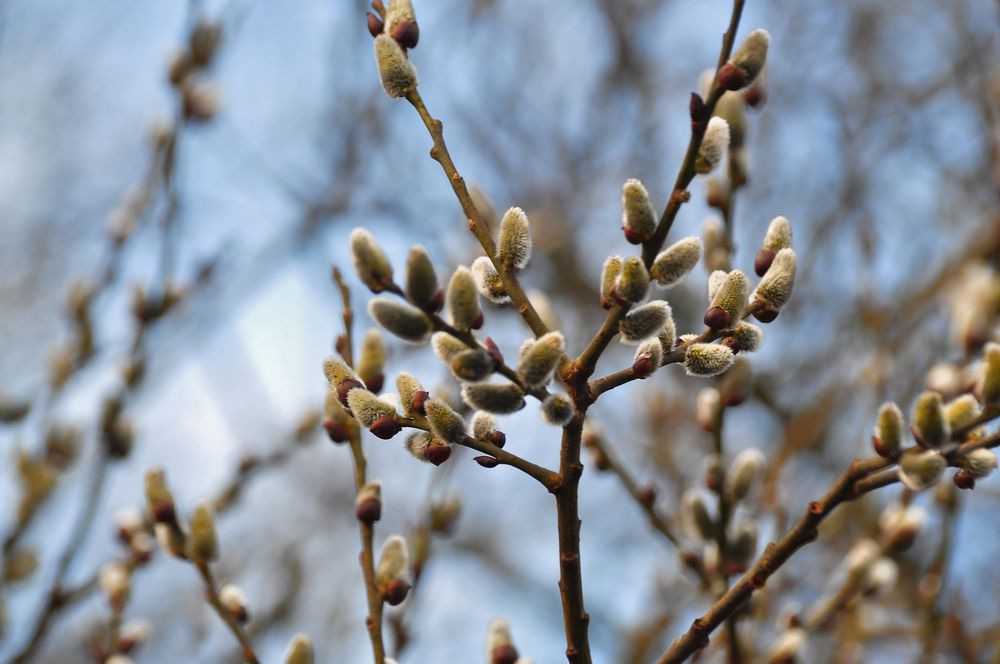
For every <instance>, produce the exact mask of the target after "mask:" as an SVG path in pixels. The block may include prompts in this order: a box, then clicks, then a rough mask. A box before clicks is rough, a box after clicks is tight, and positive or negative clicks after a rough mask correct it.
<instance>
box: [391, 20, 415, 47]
mask: <svg viewBox="0 0 1000 664" xmlns="http://www.w3.org/2000/svg"><path fill="white" fill-rule="evenodd" d="M392 38H393V39H395V40H396V43H398V44H399V45H400V46H402V47H403V48H415V47H416V45H417V42H418V41H420V27H419V26H418V25H417V22H416V21H400V22H399V23H397V24H396V25H395V27H393V29H392Z"/></svg>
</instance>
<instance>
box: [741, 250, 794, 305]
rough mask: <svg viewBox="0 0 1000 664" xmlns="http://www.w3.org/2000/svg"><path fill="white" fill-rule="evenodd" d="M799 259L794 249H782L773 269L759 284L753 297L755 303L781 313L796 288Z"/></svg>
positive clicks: (771, 268)
mask: <svg viewBox="0 0 1000 664" xmlns="http://www.w3.org/2000/svg"><path fill="white" fill-rule="evenodd" d="M796 266H797V259H796V257H795V251H794V250H793V249H782V250H781V251H779V252H778V253H777V255H776V256H775V257H774V261H773V262H772V263H771V267H769V268H768V270H767V273H765V274H764V277H763V278H762V279H761V280H760V283H759V284H757V288H756V289H755V290H754V292H753V295H752V296H751V298H750V299H751V301H752V302H753V303H759V304H761V305H763V306H765V307H767V308H768V309H772V310H774V311H781V308H782V307H784V306H785V304H787V302H788V300H789V298H791V296H792V289H793V287H794V286H795V271H796Z"/></svg>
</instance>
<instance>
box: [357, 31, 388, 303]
mask: <svg viewBox="0 0 1000 664" xmlns="http://www.w3.org/2000/svg"><path fill="white" fill-rule="evenodd" d="M390 41H391V40H390ZM348 243H349V244H350V246H351V256H352V257H353V259H354V268H355V270H356V271H357V273H358V278H359V279H361V283H363V284H364V285H365V286H367V287H368V288H369V289H370V290H371V291H372V292H375V293H378V292H380V291H382V290H384V288H385V286H386V285H387V284H388V283H390V282H391V281H392V264H391V263H390V262H389V259H388V258H387V257H386V255H385V252H383V251H382V248H381V247H380V246H379V245H378V242H376V241H375V237H374V236H373V235H372V234H371V233H369V232H368V231H367V230H366V229H364V228H360V227H359V228H355V229H354V230H353V231H351V236H350V238H349V239H348Z"/></svg>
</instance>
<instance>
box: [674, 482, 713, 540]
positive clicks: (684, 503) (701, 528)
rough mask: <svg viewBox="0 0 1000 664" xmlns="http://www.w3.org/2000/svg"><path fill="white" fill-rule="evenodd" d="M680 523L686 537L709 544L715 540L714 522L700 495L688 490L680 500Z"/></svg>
mask: <svg viewBox="0 0 1000 664" xmlns="http://www.w3.org/2000/svg"><path fill="white" fill-rule="evenodd" d="M681 523H682V524H683V525H684V530H685V531H686V532H687V534H688V536H690V537H692V538H694V539H697V540H701V541H702V542H711V541H714V539H715V522H714V521H713V519H712V515H711V514H709V511H708V505H706V504H705V499H704V498H702V496H701V494H700V493H699V492H698V491H695V490H694V489H688V490H687V491H685V492H684V495H683V496H682V498H681Z"/></svg>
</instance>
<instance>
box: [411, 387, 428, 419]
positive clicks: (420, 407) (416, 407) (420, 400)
mask: <svg viewBox="0 0 1000 664" xmlns="http://www.w3.org/2000/svg"><path fill="white" fill-rule="evenodd" d="M430 398H431V395H430V393H428V392H427V390H417V391H416V392H415V393H414V394H413V401H412V402H411V403H410V407H411V408H413V412H415V413H420V414H421V415H425V414H426V413H425V412H424V403H426V402H427V400H428V399H430Z"/></svg>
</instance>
